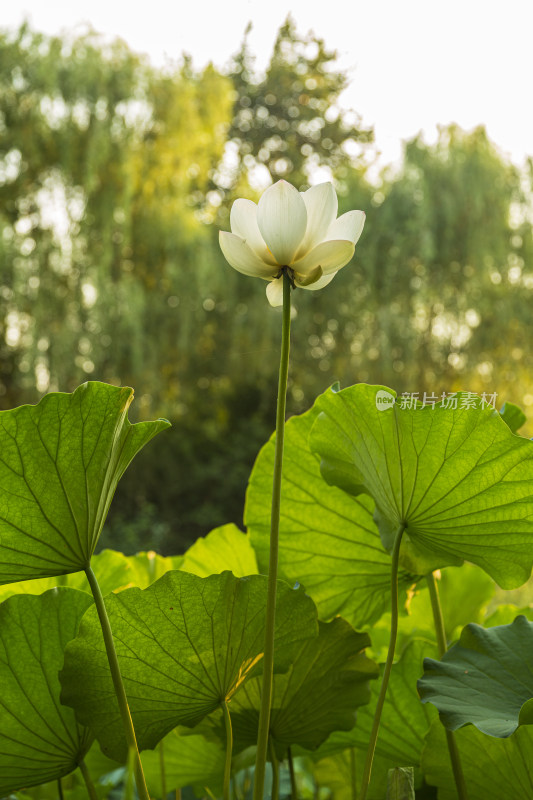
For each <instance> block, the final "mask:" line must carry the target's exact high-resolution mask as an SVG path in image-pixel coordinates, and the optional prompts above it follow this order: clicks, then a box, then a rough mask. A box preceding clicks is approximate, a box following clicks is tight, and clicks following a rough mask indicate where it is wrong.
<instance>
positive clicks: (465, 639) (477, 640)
mask: <svg viewBox="0 0 533 800" xmlns="http://www.w3.org/2000/svg"><path fill="white" fill-rule="evenodd" d="M532 664H533V622H528V620H527V619H526V618H525V617H523V616H520V617H517V618H516V619H515V621H514V622H513V623H512V624H511V625H499V626H496V627H493V628H487V629H485V628H482V627H481V626H480V625H474V624H470V625H467V626H466V628H465V629H464V630H463V632H462V634H461V638H460V639H459V641H458V642H457V644H455V645H453V647H451V648H450V649H449V650H448V652H447V653H445V654H444V656H443V657H442V659H441V660H440V661H435V660H433V659H431V658H428V659H426V660H425V662H424V676H423V678H421V679H420V680H419V682H418V690H419V692H420V696H421V698H422V702H424V703H427V702H430V703H432V704H433V705H434V706H436V707H437V708H438V710H439V714H440V718H441V721H442V723H443V724H444V725H445V726H446V727H447V728H449V729H450V730H456V729H457V728H461V727H462V726H463V725H468V724H472V725H475V726H476V728H478V729H479V730H480V731H482V732H483V733H487V734H489V735H490V736H500V737H505V736H510V735H511V734H512V733H513V732H514V731H515V730H516V728H517V727H518V725H519V724H520V723H526V724H529V723H530V722H531V721H533V720H531V719H529V717H523V716H522V715H521V711H522V709H523V707H524V705H525V704H526V703H527V702H528V701H529V700H531V699H532V698H533V670H532V668H531V665H532ZM522 713H524V712H522Z"/></svg>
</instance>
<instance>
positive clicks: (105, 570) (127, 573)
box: [0, 550, 180, 601]
mask: <svg viewBox="0 0 533 800" xmlns="http://www.w3.org/2000/svg"><path fill="white" fill-rule="evenodd" d="M179 562H180V557H179V556H178V557H172V558H163V556H159V555H156V553H138V554H137V555H136V556H125V555H123V554H122V553H119V552H117V551H116V550H102V552H101V553H98V554H97V555H95V556H92V558H91V569H92V570H93V572H94V574H95V575H96V578H97V580H98V583H99V585H100V589H101V591H102V594H109V592H117V591H120V590H121V589H125V588H126V587H128V586H132V585H135V586H139V588H141V589H144V588H146V586H148V585H149V584H150V583H153V581H154V580H156V578H159V577H161V575H164V573H165V572H167V571H168V570H169V569H176V565H177V564H179ZM153 575H155V577H152V576H153ZM56 586H70V587H71V588H72V589H81V591H83V592H88V593H89V594H91V587H90V586H89V581H88V580H87V576H86V575H85V572H71V573H69V574H68V575H53V576H51V577H48V578H35V580H30V581H18V582H17V583H5V584H3V585H2V586H0V601H1V600H5V599H7V598H8V597H11V596H12V595H14V594H42V593H43V592H46V591H48V589H53V588H54V587H56Z"/></svg>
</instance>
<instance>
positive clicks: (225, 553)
mask: <svg viewBox="0 0 533 800" xmlns="http://www.w3.org/2000/svg"><path fill="white" fill-rule="evenodd" d="M180 569H182V570H183V571H184V572H192V573H194V574H195V575H200V577H202V578H207V576H208V575H214V574H216V573H219V572H224V570H229V571H230V572H233V574H234V575H235V576H236V577H237V578H244V576H245V575H256V574H257V572H258V568H257V558H256V555H255V551H254V549H253V547H252V545H251V543H250V537H249V536H247V535H246V534H245V533H243V532H242V531H240V530H239V529H238V528H237V526H236V525H233V524H232V523H230V524H229V525H221V526H220V527H219V528H215V529H214V530H212V531H211V532H210V533H208V534H207V536H205V537H201V538H200V539H197V540H196V541H195V542H194V544H192V545H191V546H190V547H189V549H188V550H187V552H186V553H185V555H184V557H183V563H182V564H181V566H180Z"/></svg>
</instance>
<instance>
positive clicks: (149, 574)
mask: <svg viewBox="0 0 533 800" xmlns="http://www.w3.org/2000/svg"><path fill="white" fill-rule="evenodd" d="M127 562H128V565H129V567H130V569H131V576H130V583H132V584H134V585H135V586H138V587H139V589H146V587H147V586H150V584H151V583H153V582H154V581H156V580H158V579H159V578H161V577H163V575H164V574H165V572H170V570H172V569H181V565H182V563H183V556H160V555H159V553H155V552H154V551H153V550H149V551H148V552H146V553H145V552H143V553H136V554H135V555H134V556H127ZM93 569H94V567H93ZM108 591H111V590H108ZM102 594H104V592H103V590H102ZM105 594H107V592H106V593H105Z"/></svg>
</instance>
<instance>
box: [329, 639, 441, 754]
mask: <svg viewBox="0 0 533 800" xmlns="http://www.w3.org/2000/svg"><path fill="white" fill-rule="evenodd" d="M436 652H437V649H436V645H435V644H433V643H432V642H428V641H426V640H425V639H413V641H411V642H410V643H409V644H408V645H407V646H406V648H405V650H404V652H403V653H402V655H401V657H400V658H399V659H398V661H397V662H396V663H395V664H393V667H392V671H391V676H390V681H389V687H388V690H387V696H386V699H385V705H384V707H383V713H382V716H381V724H380V727H379V736H378V741H377V745H376V753H378V754H379V755H380V756H382V757H383V758H385V759H387V760H389V761H390V762H391V765H398V766H415V767H417V766H418V765H419V764H420V756H421V752H422V747H423V743H424V737H425V735H426V733H427V731H428V728H429V726H430V724H431V721H432V719H433V718H434V717H436V711H435V710H434V709H432V708H431V707H428V706H423V705H422V704H421V703H420V702H419V699H418V694H417V690H416V682H417V680H418V678H419V677H420V673H421V671H422V661H423V658H424V656H427V655H428V654H430V655H436ZM379 690H380V685H379V681H377V682H376V683H373V684H372V686H371V691H372V697H371V699H370V702H369V703H368V705H365V706H363V707H362V708H360V709H359V711H358V712H357V724H356V725H355V727H353V728H352V730H351V731H349V732H347V733H333V734H332V735H331V736H330V737H329V739H327V741H325V742H324V744H323V745H322V746H321V748H320V750H319V755H320V756H329V755H332V754H333V753H335V752H338V751H339V750H342V749H345V748H346V747H357V748H359V749H360V750H362V751H365V750H366V747H367V744H368V740H369V738H370V731H371V729H372V723H373V721H374V712H375V709H376V703H377V698H378V694H379Z"/></svg>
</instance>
